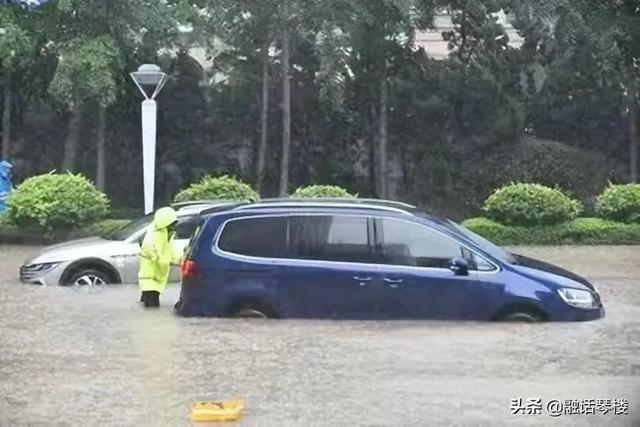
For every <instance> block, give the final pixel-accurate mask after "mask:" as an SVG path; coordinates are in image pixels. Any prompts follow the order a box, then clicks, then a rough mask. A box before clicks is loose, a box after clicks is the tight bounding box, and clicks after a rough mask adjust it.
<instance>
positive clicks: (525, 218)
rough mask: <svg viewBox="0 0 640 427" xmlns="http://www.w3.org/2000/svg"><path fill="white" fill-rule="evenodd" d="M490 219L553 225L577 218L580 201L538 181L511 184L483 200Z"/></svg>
mask: <svg viewBox="0 0 640 427" xmlns="http://www.w3.org/2000/svg"><path fill="white" fill-rule="evenodd" d="M484 210H485V211H486V212H487V214H488V215H489V218H491V219H493V220H495V221H498V222H500V223H502V224H506V225H528V226H532V225H553V224H558V223H561V222H566V221H569V220H572V219H574V218H575V217H577V216H578V215H579V214H580V212H581V211H582V204H581V203H580V202H578V201H577V200H572V199H571V198H569V197H567V196H566V195H564V194H563V193H562V192H561V191H560V190H557V189H553V188H549V187H545V186H544V185H539V184H522V183H520V184H511V185H507V186H505V187H502V188H499V189H497V190H496V191H495V192H494V193H493V194H492V195H491V196H489V198H488V199H487V200H486V202H485V205H484Z"/></svg>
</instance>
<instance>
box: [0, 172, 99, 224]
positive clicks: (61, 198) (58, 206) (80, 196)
mask: <svg viewBox="0 0 640 427" xmlns="http://www.w3.org/2000/svg"><path fill="white" fill-rule="evenodd" d="M108 212H109V199H108V198H107V196H106V195H104V194H103V193H101V192H100V191H98V190H96V188H95V187H94V186H93V184H92V183H91V182H90V181H89V180H88V179H87V178H85V177H84V176H82V175H74V174H71V173H65V174H56V173H50V174H47V175H39V176H34V177H31V178H29V179H27V180H25V181H24V182H23V183H22V184H20V185H19V186H18V188H17V189H16V191H14V192H13V193H11V195H10V196H9V211H8V216H9V220H10V221H11V222H12V223H14V224H16V225H18V226H21V227H29V226H31V227H33V226H36V227H39V228H41V229H44V230H47V231H51V230H54V229H58V228H61V229H68V228H72V227H82V226H84V225H87V224H90V223H93V222H95V221H98V220H100V219H102V218H104V217H105V216H106V215H107V213H108Z"/></svg>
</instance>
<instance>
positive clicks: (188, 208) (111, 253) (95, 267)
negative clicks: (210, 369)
mask: <svg viewBox="0 0 640 427" xmlns="http://www.w3.org/2000/svg"><path fill="white" fill-rule="evenodd" d="M228 205H232V203H231V202H228V201H196V202H189V203H182V204H178V205H174V208H175V209H176V211H177V214H178V224H177V226H176V236H175V243H176V244H177V245H179V246H180V247H181V248H184V247H186V245H187V243H188V242H189V238H190V237H191V235H192V234H193V231H194V230H195V229H196V227H197V225H198V223H199V222H200V213H201V212H203V211H205V210H208V212H209V213H210V212H212V211H215V210H216V209H224V208H225V207H226V206H228ZM152 219H153V215H146V216H144V217H142V218H139V219H137V220H134V221H131V222H130V223H129V224H127V225H126V226H124V227H123V228H121V229H119V230H117V231H115V232H113V233H111V234H109V235H107V236H102V237H89V238H85V239H79V240H72V241H69V242H65V243H61V244H57V245H52V246H48V247H46V248H44V249H43V250H41V251H40V252H38V253H36V254H34V255H33V256H31V257H30V258H29V259H27V260H26V261H25V262H24V264H23V265H22V267H21V268H20V280H21V281H22V282H23V283H32V284H39V285H78V286H85V285H86V286H95V285H104V284H107V283H114V284H115V283H137V281H138V267H139V252H140V244H141V243H142V239H144V236H145V234H146V231H147V227H148V226H149V224H150V223H151V221H152ZM179 280H180V269H179V268H173V269H172V271H171V276H170V281H171V282H178V281H179Z"/></svg>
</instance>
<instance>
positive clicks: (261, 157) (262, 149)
mask: <svg viewBox="0 0 640 427" xmlns="http://www.w3.org/2000/svg"><path fill="white" fill-rule="evenodd" d="M269 45H270V43H269V40H267V41H265V43H264V44H263V45H262V50H261V51H260V60H261V61H262V109H261V110H260V145H258V165H257V171H256V176H257V178H256V191H257V192H258V194H262V190H263V188H262V187H263V183H264V165H265V157H266V154H267V136H268V135H267V132H268V131H269V123H268V119H269V115H268V114H269Z"/></svg>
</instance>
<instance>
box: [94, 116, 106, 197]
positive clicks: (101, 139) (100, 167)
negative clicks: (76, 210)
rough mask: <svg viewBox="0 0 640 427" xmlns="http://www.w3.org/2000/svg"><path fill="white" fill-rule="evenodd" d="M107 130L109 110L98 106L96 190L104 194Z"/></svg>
mask: <svg viewBox="0 0 640 427" xmlns="http://www.w3.org/2000/svg"><path fill="white" fill-rule="evenodd" d="M106 129H107V109H106V108H105V107H103V106H101V105H99V106H98V129H97V133H98V135H97V138H96V139H97V143H98V156H97V161H96V162H97V168H96V188H97V189H98V190H100V191H102V192H104V191H105V177H106V167H107V147H106Z"/></svg>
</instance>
